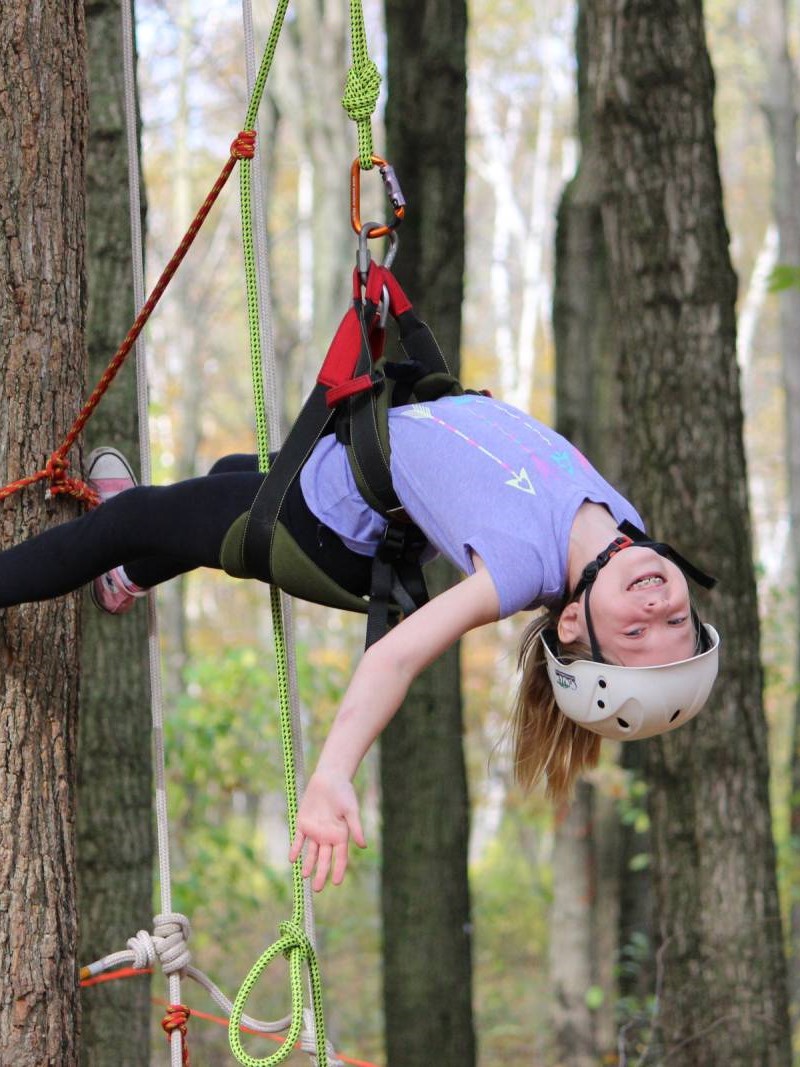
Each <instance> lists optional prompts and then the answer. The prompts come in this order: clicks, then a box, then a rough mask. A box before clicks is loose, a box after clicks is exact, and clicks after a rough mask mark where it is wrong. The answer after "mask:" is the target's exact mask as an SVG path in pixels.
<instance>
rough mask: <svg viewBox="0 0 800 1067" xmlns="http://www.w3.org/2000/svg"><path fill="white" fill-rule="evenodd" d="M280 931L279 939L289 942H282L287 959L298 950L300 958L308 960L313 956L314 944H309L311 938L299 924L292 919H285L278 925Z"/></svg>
mask: <svg viewBox="0 0 800 1067" xmlns="http://www.w3.org/2000/svg"><path fill="white" fill-rule="evenodd" d="M278 930H279V931H280V935H281V940H282V941H283V942H287V941H288V942H289V944H285V943H284V944H283V946H282V948H283V954H284V956H285V957H286V959H287V960H288V959H289V958H290V957H291V956H292V955H293V954H295V953H297V952H298V951H299V953H300V960H310V959H313V958H314V957H315V952H314V946H313V945H312V944H311V939H310V938H309V936H308V934H307V933H306V932H305V930H304V929H303V928H302V926H299V925H298V924H297V923H296V922H294V920H292V919H287V920H286V921H285V922H282V923H281V924H280V926H279V927H278Z"/></svg>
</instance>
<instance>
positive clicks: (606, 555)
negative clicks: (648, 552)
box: [570, 519, 717, 663]
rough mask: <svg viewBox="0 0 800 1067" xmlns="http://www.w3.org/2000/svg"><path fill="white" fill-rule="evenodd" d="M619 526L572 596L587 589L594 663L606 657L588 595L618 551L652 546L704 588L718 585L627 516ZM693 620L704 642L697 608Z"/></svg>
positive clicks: (587, 569)
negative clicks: (653, 538) (635, 524)
mask: <svg viewBox="0 0 800 1067" xmlns="http://www.w3.org/2000/svg"><path fill="white" fill-rule="evenodd" d="M617 529H618V530H619V531H620V534H621V536H620V537H615V538H614V540H613V541H612V542H611V544H610V545H607V546H606V548H604V549H603V551H602V552H599V553H598V554H597V556H595V558H594V559H593V560H592V561H591V563H587V564H586V566H585V567H584V568H583V571H582V572H581V576H580V578H579V579H578V583H577V585H576V586H575V590H574V592H573V594H572V596H571V597H570V602H571V601H573V600H577V599H578V598H579V597H580V595H581V593H583V592H584V591H585V592H586V603H585V605H584V607H585V611H586V629H587V631H588V633H589V644H590V646H591V649H592V659H593V660H594V661H595V663H605V659H604V657H603V654H602V652H601V651H600V643H599V642H598V640H597V635H596V634H595V630H594V626H593V625H592V616H591V612H590V611H589V597H590V594H591V591H592V585H593V584H594V581H595V579H596V578H597V575H598V574H599V573H600V571H601V570H602V569H603V567H605V565H606V564H607V563H608V562H609V560H610V559H612V558H613V557H614V556H616V555H617V553H618V552H622V551H623V549H625V548H630V547H631V546H633V545H639V546H640V547H641V548H652V549H653V551H654V552H657V553H658V554H659V556H664V558H665V559H669V560H671V562H672V563H674V564H675V566H676V567H679V568H680V570H681V571H683V573H684V574H685V575H686V577H687V578H691V580H692V581H693V582H696V583H697V585H700V586H702V587H703V589H713V588H714V586H715V585H716V584H717V579H716V578H712V577H711V575H709V574H706V573H705V571H702V570H700V568H699V567H696V566H695V565H694V564H693V563H690V562H689V560H688V559H686V557H685V556H682V555H681V554H680V552H677V551H676V550H675V549H674V548H673V547H672V546H671V545H668V544H666V542H664V541H653V540H651V538H649V537H648V536H647V534H646V533H645V532H644V530H640V529H639V528H638V527H637V526H634V524H633V523H632V522H628V520H627V519H625V520H623V521H622V522H621V523H620V524H619V526H618V527H617ZM692 619H693V621H694V625H695V630H696V632H697V635H698V640H699V641H700V642H701V644H702V641H703V637H704V630H703V626H702V623H701V622H700V619H699V617H698V615H697V612H696V611H695V610H694V609H692Z"/></svg>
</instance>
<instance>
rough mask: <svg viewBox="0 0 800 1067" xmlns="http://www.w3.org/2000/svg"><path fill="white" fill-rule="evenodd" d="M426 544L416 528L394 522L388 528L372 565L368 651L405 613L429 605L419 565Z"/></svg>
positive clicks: (365, 644)
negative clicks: (400, 613)
mask: <svg viewBox="0 0 800 1067" xmlns="http://www.w3.org/2000/svg"><path fill="white" fill-rule="evenodd" d="M426 544H427V541H426V539H425V536H424V534H423V533H422V532H421V531H420V530H419V529H418V528H417V527H416V526H413V525H409V524H408V523H400V522H391V521H390V522H389V524H388V525H387V527H386V530H385V531H384V534H383V537H382V539H381V543H380V545H379V546H378V550H377V552H376V553H375V558H374V560H373V562H372V584H371V588H370V594H369V609H368V611H367V636H366V640H365V642H364V647H365V648H369V647H370V645H373V644H375V642H376V641H379V640H380V639H381V638H382V637H383V635H384V634H385V633H386V632H387V630H389V629H391V627H392V626H394V625H395V623H396V622H397V621H398V618H399V612H400V611H401V610H402V611H403V612H404V613H405V614H406V615H408V614H410V613H411V611H413V610H414V609H416V608H419V607H422V605H423V604H426V603H427V601H428V589H427V586H426V585H425V578H424V577H423V574H422V566H421V564H420V562H419V557H420V553H421V552H422V549H423V548H424V547H425V545H426Z"/></svg>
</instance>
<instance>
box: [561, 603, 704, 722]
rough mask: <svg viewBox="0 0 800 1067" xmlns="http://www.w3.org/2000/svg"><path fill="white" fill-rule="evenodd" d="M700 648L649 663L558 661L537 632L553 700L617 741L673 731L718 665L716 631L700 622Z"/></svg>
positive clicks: (697, 704)
mask: <svg viewBox="0 0 800 1067" xmlns="http://www.w3.org/2000/svg"><path fill="white" fill-rule="evenodd" d="M699 625H700V629H701V638H702V639H703V646H702V647H703V650H702V651H701V652H699V653H698V654H697V655H695V656H693V657H692V658H691V659H685V660H681V661H679V662H678V663H664V664H662V665H660V666H654V667H622V666H617V665H615V664H611V663H597V662H594V661H593V660H584V659H581V660H574V661H573V662H571V663H562V661H561V660H560V659H558V657H557V656H556V655H555V652H554V651H553V648H552V647H551V644H552V643H553V642H554V640H555V633H554V631H552V630H550V631H546V632H545V633H544V634H543V635H542V646H543V648H544V651H545V656H546V658H547V673H548V675H549V677H550V683H551V685H552V686H553V694H554V696H555V699H556V704H557V705H558V707H559V708H560V710H561V711H562V712H563V713H564V714H565V715H566V716H567V718H569V719H572V720H573V721H574V722H577V723H578V724H579V725H580V726H583V727H584V728H585V729H586V730H591V731H592V733H595V734H600V735H601V736H603V737H610V738H614V739H615V740H617V741H633V740H642V739H644V738H646V737H654V736H655V735H656V734H665V733H667V732H668V731H670V730H676V729H677V728H678V727H679V726H682V725H683V724H684V723H685V722H688V721H689V719H693V718H694V717H695V715H697V713H698V712H699V711H700V709H701V708H702V707H703V705H704V704H705V702H706V700H707V699H708V696H709V693H710V692H711V687H712V685H713V684H714V679H715V678H716V676H717V669H718V667H719V634H718V633H717V631H716V630H715V629H714V627H713V626H709V625H707V624H705V623H700V624H699Z"/></svg>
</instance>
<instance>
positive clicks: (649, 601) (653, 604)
mask: <svg viewBox="0 0 800 1067" xmlns="http://www.w3.org/2000/svg"><path fill="white" fill-rule="evenodd" d="M644 606H645V608H646V609H647V610H648V611H650V612H653V613H658V612H662V613H663V612H664V611H666V610H667V609H668V608H669V593H668V592H667V590H666V589H664V588H663V587H661V586H654V587H653V588H652V589H650V590H649V591H648V594H647V597H646V599H645V605H644Z"/></svg>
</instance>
